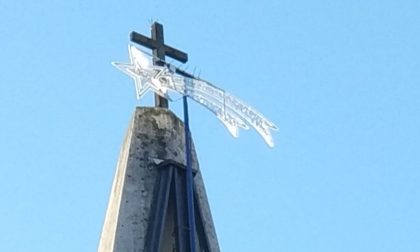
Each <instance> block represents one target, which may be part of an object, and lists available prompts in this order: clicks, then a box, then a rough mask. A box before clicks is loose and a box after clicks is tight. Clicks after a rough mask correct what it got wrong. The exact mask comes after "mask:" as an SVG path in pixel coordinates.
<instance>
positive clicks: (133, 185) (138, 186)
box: [98, 107, 220, 252]
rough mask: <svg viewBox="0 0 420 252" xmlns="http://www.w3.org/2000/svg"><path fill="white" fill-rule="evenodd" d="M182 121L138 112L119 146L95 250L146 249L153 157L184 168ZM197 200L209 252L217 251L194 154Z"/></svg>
mask: <svg viewBox="0 0 420 252" xmlns="http://www.w3.org/2000/svg"><path fill="white" fill-rule="evenodd" d="M184 146H185V144H184V128H183V123H182V122H181V121H180V120H179V119H178V118H177V117H176V116H175V115H174V114H173V113H172V112H171V111H169V110H168V109H164V108H142V107H138V108H136V111H135V113H134V116H133V119H132V121H131V123H130V126H129V128H128V130H127V134H126V137H125V140H124V143H123V146H122V148H121V152H120V156H119V161H118V164H117V170H116V174H115V178H114V182H113V185H112V191H111V195H110V199H109V205H108V209H107V212H106V216H105V223H104V226H103V230H102V234H101V238H100V242H99V248H98V252H111V251H112V252H142V251H144V246H145V239H146V233H147V227H148V224H149V216H150V209H151V206H152V200H153V192H154V189H155V188H154V187H155V185H156V178H157V176H158V171H157V169H156V167H157V164H156V163H155V161H154V160H155V159H158V160H173V161H175V162H178V163H182V164H185V154H184ZM192 163H193V169H194V170H197V174H196V175H195V177H194V183H195V188H196V191H197V193H196V195H197V196H198V197H197V200H198V202H199V204H200V206H201V209H202V216H201V218H202V220H203V223H204V229H205V232H206V233H207V237H208V240H209V247H210V251H211V252H219V251H220V250H219V246H218V242H217V237H216V232H215V229H214V225H213V221H212V218H211V213H210V208H209V205H208V201H207V196H206V192H205V188H204V184H203V180H202V177H201V174H200V172H199V166H198V162H197V157H196V154H195V150H194V151H193V162H192Z"/></svg>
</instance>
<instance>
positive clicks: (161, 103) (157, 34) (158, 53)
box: [152, 22, 169, 108]
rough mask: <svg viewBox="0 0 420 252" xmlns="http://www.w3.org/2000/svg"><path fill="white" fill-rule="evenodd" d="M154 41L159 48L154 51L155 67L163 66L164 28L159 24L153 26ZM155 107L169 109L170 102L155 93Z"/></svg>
mask: <svg viewBox="0 0 420 252" xmlns="http://www.w3.org/2000/svg"><path fill="white" fill-rule="evenodd" d="M152 39H153V40H155V41H156V42H157V44H158V46H157V47H156V48H155V49H153V65H157V66H162V65H163V64H162V61H165V49H164V47H163V45H164V44H165V42H164V38H163V26H162V25H161V24H159V23H156V22H155V23H153V24H152ZM155 106H156V107H160V108H168V107H169V104H168V100H167V99H166V98H164V97H162V96H160V95H158V94H156V93H155Z"/></svg>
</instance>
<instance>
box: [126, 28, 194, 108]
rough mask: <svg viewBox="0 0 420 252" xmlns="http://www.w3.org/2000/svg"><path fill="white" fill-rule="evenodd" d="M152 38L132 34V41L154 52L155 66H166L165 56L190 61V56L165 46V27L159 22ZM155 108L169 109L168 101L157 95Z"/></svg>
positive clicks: (183, 61)
mask: <svg viewBox="0 0 420 252" xmlns="http://www.w3.org/2000/svg"><path fill="white" fill-rule="evenodd" d="M151 33H152V34H151V38H148V37H146V36H144V35H141V34H139V33H137V32H131V34H130V40H131V41H132V42H134V43H137V44H140V45H142V46H145V47H147V48H150V49H152V50H153V64H154V65H157V66H162V65H164V62H165V56H169V57H171V58H173V59H176V60H178V61H181V62H182V63H185V62H187V61H188V55H187V54H186V53H184V52H182V51H180V50H177V49H175V48H173V47H170V46H168V45H165V42H164V38H163V26H162V25H161V24H159V23H157V22H154V23H153V24H152V31H151ZM155 106H156V107H162V108H168V107H169V106H168V100H167V99H166V98H164V97H161V96H160V95H158V94H155Z"/></svg>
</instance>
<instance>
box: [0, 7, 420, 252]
mask: <svg viewBox="0 0 420 252" xmlns="http://www.w3.org/2000/svg"><path fill="white" fill-rule="evenodd" d="M419 13H420V2H419V1H414V0H413V1H387V0H385V1H379V0H377V1H369V0H368V1H332V0H329V1H305V0H293V1H292V0H288V1H277V0H260V1H255V0H252V1H237V0H235V1H207V2H205V3H204V2H197V1H138V0H137V1H128V0H123V1H114V0H113V1H99V0H91V1H81V0H75V1H52V0H50V1H48V0H40V1H29V0H23V1H2V2H1V3H0V38H1V41H0V59H1V61H0V68H1V74H0V118H1V124H0V157H1V158H0V170H1V176H0V244H1V246H0V250H1V251H13V252H27V251H37V252H38V251H39V252H48V251H61V252H65V251H69V252H70V251H71V252H74V251H78V252H91V251H96V249H97V245H98V241H99V235H100V232H101V228H102V224H103V220H104V214H105V209H106V206H107V201H108V196H109V192H110V188H111V183H112V179H113V175H114V171H115V164H116V161H117V158H118V152H119V148H120V145H121V143H122V140H123V137H124V134H125V130H126V129H127V127H128V122H129V120H130V117H131V115H132V113H133V112H134V109H135V106H137V105H151V104H152V102H151V95H148V97H147V98H146V99H145V100H144V101H140V102H138V101H136V100H135V93H134V86H133V82H132V80H131V79H130V78H129V77H127V76H125V75H124V74H122V73H121V72H119V71H118V70H116V69H115V68H113V67H112V66H111V64H110V62H111V61H126V60H128V52H127V43H128V34H129V32H130V31H132V30H136V31H138V32H140V33H143V34H149V32H150V31H149V29H150V23H151V20H157V21H159V22H161V23H163V25H164V28H165V40H166V42H167V43H168V44H170V45H172V46H174V47H177V48H179V49H182V50H184V51H186V52H188V53H189V58H190V61H189V62H188V64H187V66H188V69H189V70H191V71H192V70H193V69H194V68H196V69H197V70H196V72H199V71H201V77H203V78H205V79H207V80H210V81H212V82H213V83H215V84H217V85H218V86H220V87H223V88H225V89H226V90H228V91H230V92H231V93H232V94H234V95H236V96H238V97H240V98H241V99H243V100H244V101H246V102H248V103H249V104H252V105H253V106H255V107H256V108H257V109H259V110H260V111H261V112H262V113H264V114H265V115H266V116H267V117H269V118H270V119H272V120H273V121H274V122H275V123H276V124H277V125H278V127H279V128H280V131H279V132H277V133H276V134H275V141H276V144H277V146H276V147H275V148H274V149H270V148H268V147H267V146H266V145H265V144H264V142H263V141H262V139H260V137H259V136H258V135H257V134H256V133H255V132H253V131H246V132H244V131H241V136H240V138H239V139H233V138H231V137H230V136H229V133H228V132H227V130H226V129H225V128H224V127H223V125H222V124H220V123H219V121H218V120H217V119H216V118H215V117H214V116H213V115H212V114H210V113H209V112H208V111H207V110H205V109H204V108H202V107H201V106H199V105H197V104H195V103H193V102H191V103H190V107H191V111H190V112H191V117H192V118H191V128H192V133H193V137H194V140H195V144H196V148H197V150H198V154H199V159H200V164H201V169H202V173H203V176H204V179H205V184H206V188H207V193H208V197H209V200H210V205H211V208H212V213H213V218H214V221H215V225H216V229H217V233H218V237H219V242H220V246H221V248H222V250H223V251H232V252H239V251H240V252H255V251H264V252H280V251H290V252H295V251H299V252H312V251H314V252H315V251H317V252H318V251H319V252H337V251H340V252H341V251H346V252H347V251H348V252H354V251H357V252H372V251H378V252H388V251H395V252H397V251H398V252H399V251H404V252H409V251H413V252H414V251H420V171H419V169H420V151H419V149H420V148H419V144H420V99H419V98H420V50H419V49H420V33H419V27H420V15H419ZM171 107H172V108H173V109H174V110H175V111H176V112H177V113H178V114H179V115H180V113H179V112H180V111H181V110H180V104H179V102H178V103H174V104H171Z"/></svg>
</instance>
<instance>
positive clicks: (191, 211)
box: [183, 95, 195, 252]
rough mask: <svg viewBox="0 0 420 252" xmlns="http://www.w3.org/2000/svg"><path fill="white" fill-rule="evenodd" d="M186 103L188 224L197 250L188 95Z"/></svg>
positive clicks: (184, 101)
mask: <svg viewBox="0 0 420 252" xmlns="http://www.w3.org/2000/svg"><path fill="white" fill-rule="evenodd" d="M183 103H184V131H185V134H184V135H185V159H186V163H187V171H186V173H187V179H186V181H187V183H186V186H187V203H188V224H189V234H190V251H191V252H195V214H194V181H193V172H192V167H191V136H190V125H189V117H188V102H187V96H185V95H184V97H183Z"/></svg>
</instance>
